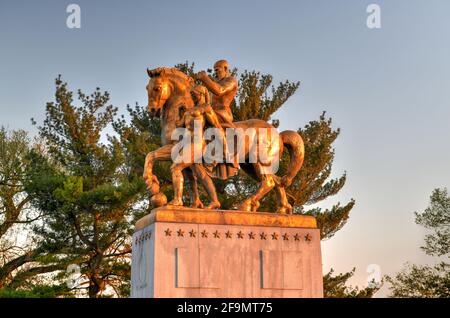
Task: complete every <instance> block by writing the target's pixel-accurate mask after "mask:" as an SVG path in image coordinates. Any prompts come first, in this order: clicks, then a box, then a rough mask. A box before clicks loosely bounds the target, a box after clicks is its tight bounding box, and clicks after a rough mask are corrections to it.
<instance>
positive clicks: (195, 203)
mask: <svg viewBox="0 0 450 318" xmlns="http://www.w3.org/2000/svg"><path fill="white" fill-rule="evenodd" d="M214 69H215V73H216V79H212V78H210V77H209V76H208V75H207V73H206V72H200V73H198V74H197V75H196V79H198V80H200V81H201V82H202V83H203V84H204V85H205V87H206V89H205V87H204V86H196V85H195V80H194V79H193V78H191V77H189V76H187V75H186V74H184V73H182V72H181V71H179V70H178V69H176V68H156V69H153V70H149V69H148V70H147V73H148V75H149V77H150V79H149V83H148V85H147V92H148V106H147V109H148V111H149V112H150V114H153V115H159V116H161V127H162V130H161V140H162V144H163V146H162V147H161V148H159V149H157V150H155V151H152V152H150V153H149V154H148V155H147V156H146V160H145V167H144V179H145V181H146V184H147V188H148V189H149V191H150V193H151V194H152V198H151V202H152V204H153V205H154V206H163V205H166V204H167V199H166V197H165V195H164V194H162V193H160V192H159V182H158V179H157V177H156V176H155V175H153V172H152V167H153V162H155V161H158V160H160V161H173V158H172V156H171V155H172V150H173V149H174V147H175V144H176V143H175V141H172V140H171V136H172V133H173V132H174V130H175V129H176V128H177V127H180V126H181V127H186V128H187V129H188V130H189V129H193V124H194V122H196V123H197V124H199V125H200V126H201V129H202V131H203V129H204V128H205V125H210V126H212V127H214V128H217V129H219V131H220V132H221V133H220V134H221V138H223V140H224V141H225V142H224V143H223V144H224V148H225V149H224V150H225V151H224V152H225V154H226V155H228V154H230V153H229V152H228V149H227V146H226V145H227V142H226V137H225V130H224V129H225V128H226V129H227V131H228V129H241V130H246V129H248V128H255V129H256V130H255V131H256V133H255V134H254V135H251V136H250V137H249V139H250V140H249V142H248V143H244V145H243V149H242V154H243V158H240V159H243V160H240V162H239V166H240V168H241V169H243V170H244V171H245V172H246V173H248V174H249V175H251V176H252V177H254V178H255V179H256V180H258V181H259V182H260V184H259V188H258V189H257V191H256V192H255V193H254V194H253V195H252V196H251V197H249V198H247V199H246V200H244V202H242V204H241V205H240V206H239V207H238V210H241V211H256V210H257V209H258V207H259V205H260V203H259V201H260V200H261V199H262V198H263V197H264V196H265V195H266V194H267V193H268V192H269V191H270V190H272V189H275V191H276V194H277V199H278V209H277V212H279V213H292V206H291V205H290V204H289V202H288V200H287V197H286V191H285V187H287V186H289V185H290V184H291V182H292V179H293V178H294V177H295V176H296V175H297V173H298V171H299V170H300V168H301V166H302V164H303V159H304V145H303V140H302V138H301V136H300V135H299V134H298V133H297V132H295V131H290V130H287V131H283V132H281V133H280V134H279V135H277V137H276V138H275V139H276V140H273V139H274V138H267V137H266V136H265V135H264V134H263V132H264V129H266V130H269V129H275V128H274V127H273V126H272V125H270V124H269V123H267V122H265V121H263V120H259V119H250V120H246V121H240V122H233V116H232V113H231V109H230V104H231V102H232V100H233V99H234V97H235V95H236V92H237V88H238V86H237V85H238V84H237V80H236V79H235V78H234V77H232V76H230V74H229V67H228V63H227V62H226V61H224V60H221V61H218V62H216V64H215V65H214ZM207 90H208V91H210V92H211V94H212V103H211V104H210V103H209V92H208V91H207ZM191 93H192V95H194V98H195V101H194V99H193V98H192V95H191ZM259 128H262V129H259ZM261 141H264V144H265V147H267V151H266V153H265V154H264V155H265V159H266V161H262V160H260V159H259V158H257V159H258V160H257V161H256V162H254V163H250V160H249V158H250V156H251V151H252V149H251V147H252V145H255V144H258V145H259V144H261ZM191 142H192V144H193V145H194V146H196V147H199V149H201V151H203V149H204V146H205V145H204V140H203V139H201V141H200V142H197V144H194V140H191ZM285 146H286V148H287V149H288V151H289V155H290V165H289V168H288V173H287V174H286V175H285V176H283V177H280V176H277V175H275V174H273V173H267V165H268V163H267V162H269V163H270V162H273V161H274V160H278V159H279V158H278V157H275V155H274V154H275V153H276V154H277V156H278V154H282V153H283V148H284V147H285ZM264 149H266V148H264ZM232 155H234V158H236V157H235V153H234V152H233V154H232ZM195 159H198V158H194V157H191V160H190V161H189V162H181V163H179V162H178V163H173V164H172V166H171V171H172V181H173V187H174V199H173V200H172V201H171V202H170V203H169V204H171V205H175V206H181V205H183V201H182V194H183V184H184V178H185V177H187V178H188V180H189V183H190V184H191V186H192V190H193V191H191V206H192V207H197V208H201V207H203V203H202V202H201V200H200V198H199V195H198V191H197V179H198V180H200V182H201V184H202V185H203V187H204V188H205V190H206V191H207V193H208V195H209V197H210V200H211V202H210V204H209V205H208V206H207V208H209V209H217V208H219V207H220V202H219V201H218V200H217V194H216V189H215V186H214V183H213V181H212V178H213V177H215V178H223V179H226V178H228V177H230V176H231V175H233V174H234V173H235V170H236V169H234V170H233V168H237V161H236V160H234V161H232V162H231V163H229V162H224V163H217V164H216V165H213V168H217V167H219V168H220V169H218V172H216V173H212V170H211V165H208V164H205V163H203V162H200V163H199V162H198V160H197V161H196V160H195ZM220 171H222V173H221V172H220Z"/></svg>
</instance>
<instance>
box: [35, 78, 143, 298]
mask: <svg viewBox="0 0 450 318" xmlns="http://www.w3.org/2000/svg"><path fill="white" fill-rule="evenodd" d="M77 97H78V100H79V101H80V102H81V105H80V106H75V105H74V103H75V101H74V97H73V93H72V92H71V91H70V90H69V89H68V87H67V84H66V83H64V82H62V80H61V78H60V77H58V78H57V79H56V94H55V98H56V99H55V101H54V102H49V103H47V106H46V118H45V120H44V122H43V124H42V126H38V131H39V136H40V137H41V138H42V140H44V141H45V145H46V153H45V155H41V154H39V153H34V154H33V160H32V163H31V164H30V165H29V168H28V176H29V177H28V179H29V181H28V183H27V185H26V190H27V193H28V194H29V195H30V197H31V199H32V204H33V206H34V207H35V208H37V209H39V211H41V213H42V214H43V222H42V226H39V227H35V229H34V231H35V233H36V234H37V235H39V236H40V237H41V239H42V240H43V241H44V242H45V248H46V250H47V253H48V254H47V255H46V257H45V258H43V259H41V260H40V261H41V262H43V263H47V264H52V263H58V264H62V265H63V266H65V267H67V266H68V265H70V264H75V265H78V266H80V275H81V280H80V282H79V284H78V285H77V286H74V287H75V288H77V289H85V290H87V294H88V295H89V297H98V296H100V295H106V294H114V293H115V294H116V295H119V296H120V295H127V294H128V290H129V279H130V268H129V267H130V266H129V263H130V262H129V256H130V252H131V242H130V237H131V234H132V229H133V224H134V220H135V210H134V207H135V203H136V202H138V201H139V200H140V198H141V194H142V193H144V190H145V185H144V182H143V181H142V180H141V178H137V177H136V176H135V175H132V174H130V169H129V168H128V167H127V166H125V159H126V158H125V155H124V153H123V151H122V146H121V145H120V144H119V143H118V140H116V139H115V138H113V137H109V138H108V140H105V141H104V142H102V138H105V139H106V138H107V136H106V135H105V129H106V128H107V127H108V126H110V125H111V124H112V123H113V121H114V120H115V116H116V113H117V108H115V107H113V106H112V105H108V102H109V94H108V93H107V92H101V91H100V89H98V88H97V89H96V90H95V92H94V93H92V94H91V95H86V94H84V93H83V92H81V91H78V94H77ZM65 267H64V268H65ZM57 278H59V279H60V280H61V282H64V280H65V279H67V275H66V273H65V272H60V273H59V276H57ZM107 287H109V288H110V290H108V289H107Z"/></svg>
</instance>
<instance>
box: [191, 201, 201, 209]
mask: <svg viewBox="0 0 450 318" xmlns="http://www.w3.org/2000/svg"><path fill="white" fill-rule="evenodd" d="M190 207H191V208H193V209H203V208H204V205H203V202H202V201H201V200H197V201H195V202H194V203H192V204H191V206H190Z"/></svg>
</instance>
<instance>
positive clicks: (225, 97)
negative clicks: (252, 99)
mask: <svg viewBox="0 0 450 318" xmlns="http://www.w3.org/2000/svg"><path fill="white" fill-rule="evenodd" d="M214 73H215V79H213V78H211V77H210V76H208V74H207V73H206V72H205V71H201V72H199V73H197V75H196V78H197V79H199V80H200V81H201V82H203V84H204V85H205V86H206V88H207V89H208V90H209V91H210V92H211V93H212V103H211V105H206V106H205V107H203V111H204V115H205V117H206V119H207V121H208V123H210V124H211V125H212V126H214V127H215V128H217V129H219V132H220V133H221V135H222V137H223V141H224V153H225V156H227V155H228V147H227V141H226V137H225V136H226V135H225V128H233V127H235V126H234V124H233V113H232V112H231V103H232V101H233V99H234V97H235V96H236V94H237V90H238V81H237V80H236V78H235V77H234V76H233V75H231V74H230V69H229V65H228V62H227V61H226V60H219V61H217V62H216V63H215V64H214ZM237 165H238V164H237V163H236V162H234V161H233V166H234V168H237ZM219 166H220V169H222V173H223V168H226V167H225V165H219ZM222 173H221V174H222ZM225 174H227V173H225Z"/></svg>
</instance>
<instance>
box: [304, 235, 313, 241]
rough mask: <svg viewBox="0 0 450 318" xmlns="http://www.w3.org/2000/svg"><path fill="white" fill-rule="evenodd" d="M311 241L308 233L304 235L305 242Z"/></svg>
mask: <svg viewBox="0 0 450 318" xmlns="http://www.w3.org/2000/svg"><path fill="white" fill-rule="evenodd" d="M311 239H312V237H311V235H309V233H308V234H306V235H305V241H306V242H311Z"/></svg>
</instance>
